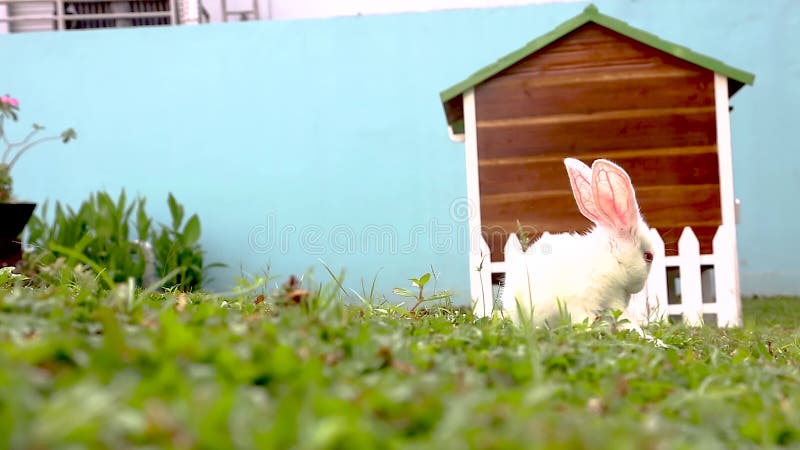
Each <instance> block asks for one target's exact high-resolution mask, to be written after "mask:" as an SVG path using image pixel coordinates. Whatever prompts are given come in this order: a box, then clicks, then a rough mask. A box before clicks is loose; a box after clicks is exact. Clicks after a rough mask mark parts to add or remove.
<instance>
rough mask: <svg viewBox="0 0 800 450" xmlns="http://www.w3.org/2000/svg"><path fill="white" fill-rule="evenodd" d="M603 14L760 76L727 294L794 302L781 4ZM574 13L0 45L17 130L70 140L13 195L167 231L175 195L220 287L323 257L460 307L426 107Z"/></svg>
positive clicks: (737, 140) (461, 260)
mask: <svg viewBox="0 0 800 450" xmlns="http://www.w3.org/2000/svg"><path fill="white" fill-rule="evenodd" d="M597 4H598V6H599V7H600V10H601V12H604V13H606V14H610V15H613V16H616V17H619V18H621V19H623V20H625V21H628V22H629V23H631V24H632V25H634V26H637V27H641V28H644V29H646V30H648V31H651V32H653V33H655V34H657V35H659V36H661V37H663V38H665V39H668V40H672V41H675V42H678V43H681V44H684V45H687V46H689V47H692V48H693V49H695V50H697V51H699V52H702V53H707V54H710V55H713V56H715V57H717V58H719V59H722V60H724V61H725V62H727V63H729V64H731V65H733V66H737V67H742V68H744V69H746V70H749V71H752V72H754V73H756V75H757V78H756V85H755V87H746V88H745V89H743V90H742V91H741V92H740V93H739V94H737V95H736V96H735V97H734V99H733V105H734V107H735V112H734V115H733V143H734V155H735V156H734V163H735V173H736V191H737V195H738V196H739V198H741V199H742V202H743V207H742V221H741V224H740V228H739V239H740V241H739V242H740V256H741V269H742V287H743V290H744V292H746V293H760V294H774V293H795V294H800V281H798V280H800V262H798V259H797V254H798V252H797V251H792V250H796V249H797V248H798V244H797V238H796V237H795V236H794V233H793V232H794V231H795V230H797V229H800V215H799V214H800V213H798V212H797V209H796V208H794V207H793V205H794V204H795V203H796V198H795V197H796V195H797V193H800V173H799V171H800V169H798V167H800V164H799V163H800V152H798V148H797V144H796V140H794V139H793V137H794V134H795V133H794V132H795V130H794V128H793V125H794V126H796V125H795V122H796V117H797V111H798V110H800V92H798V89H800V88H798V86H800V57H798V56H797V55H798V52H797V50H796V49H797V48H800V35H798V34H797V33H796V32H795V30H797V29H798V27H800V7H798V6H796V5H797V2H796V1H795V0H774V1H772V2H769V3H768V5H769V6H768V7H765V6H762V5H764V4H762V3H760V2H752V1H749V0H739V1H731V0H717V1H697V0H682V1H671V2H663V1H655V0H651V1H633V0H608V1H599V2H597ZM584 6H585V4H583V3H569V4H555V5H545V6H529V7H521V8H508V9H494V10H469V11H447V12H437V13H427V14H402V15H389V16H370V17H353V18H337V19H328V20H307V21H294V22H260V23H237V24H219V25H205V26H198V27H173V28H146V29H121V30H106V31H88V32H69V33H42V34H26V35H5V36H0V58H2V61H3V70H2V71H0V90H2V91H3V93H5V92H8V93H12V94H14V95H15V96H17V97H19V99H20V100H21V102H22V124H23V125H25V126H28V125H29V124H30V123H32V122H33V121H36V122H39V123H44V124H47V125H48V127H49V128H50V129H57V130H60V129H62V128H65V127H68V126H73V127H75V129H76V130H77V131H78V133H79V139H78V140H77V141H76V142H75V143H71V144H70V145H68V146H60V145H59V144H49V145H47V148H44V147H43V148H37V149H35V150H34V151H32V152H31V153H30V154H29V155H28V157H26V158H25V159H24V160H23V161H22V162H21V163H20V164H19V166H18V170H17V172H16V178H17V190H16V192H17V194H18V196H20V197H22V198H25V199H31V200H35V201H44V200H45V199H51V200H56V199H58V200H61V201H64V202H67V203H71V204H76V203H78V202H80V201H82V200H83V199H85V198H86V197H87V195H88V193H89V192H91V191H95V190H99V189H105V190H109V191H112V192H118V191H119V189H121V188H125V189H126V190H127V191H128V192H129V193H140V194H142V195H145V196H147V197H148V199H149V207H150V210H151V212H153V213H154V214H155V215H156V216H157V218H159V219H160V220H164V221H166V219H167V217H168V216H167V211H166V207H165V201H164V199H165V198H166V195H167V192H169V191H171V192H173V193H175V194H176V196H177V197H178V199H179V200H180V201H182V202H183V203H184V204H185V206H186V208H187V210H188V211H191V212H197V213H199V215H200V216H201V219H202V223H203V227H204V230H203V231H204V235H203V244H204V246H205V248H206V249H207V253H208V259H209V260H211V261H222V262H225V263H227V264H228V266H229V267H228V268H227V269H224V270H218V271H216V272H215V273H214V277H215V279H216V282H215V285H214V286H213V287H214V288H217V289H225V288H227V287H229V286H230V284H231V283H232V279H233V277H234V276H236V275H238V274H240V273H242V272H245V273H259V272H262V271H264V270H265V269H266V268H267V267H268V266H269V267H270V270H271V273H273V274H275V275H281V276H285V275H288V274H290V273H303V272H305V271H306V269H308V268H309V267H312V266H314V267H316V268H315V269H314V270H315V274H316V275H315V276H316V278H320V279H321V278H324V276H323V275H324V271H323V270H321V266H320V263H319V260H322V261H325V262H326V263H327V264H328V265H329V266H331V267H332V268H334V269H335V270H338V269H340V268H345V269H346V270H347V272H348V275H347V284H348V286H349V287H354V288H358V286H360V280H361V279H362V278H363V279H365V280H371V279H372V277H374V276H375V275H376V274H378V273H379V272H380V274H379V275H378V286H379V289H380V290H381V291H382V292H386V293H388V292H389V290H390V289H391V287H393V286H398V285H402V286H405V285H407V283H408V282H407V281H406V278H407V277H409V276H414V275H417V274H420V273H422V272H424V271H427V270H429V268H430V266H431V265H433V266H434V267H435V268H436V270H437V271H440V272H441V279H440V283H439V284H440V286H444V287H448V288H453V289H454V290H456V291H457V292H458V293H459V294H461V295H462V299H463V298H464V297H463V295H465V294H466V292H467V288H468V281H467V279H468V267H467V258H466V254H467V251H466V248H467V242H466V231H465V230H466V224H465V222H464V220H463V219H464V217H463V209H462V208H461V207H462V206H463V204H462V203H461V199H463V197H464V196H465V195H466V190H465V174H464V156H463V148H462V145H461V144H457V143H453V142H451V141H450V140H449V139H448V137H447V130H446V127H445V123H444V117H443V114H442V109H441V106H440V104H439V102H438V92H439V91H440V90H441V89H443V88H445V87H448V86H449V85H451V84H453V83H454V82H456V81H459V80H460V79H462V78H464V77H465V76H466V75H468V74H470V73H472V71H474V70H475V69H477V68H479V67H481V66H483V65H485V64H487V63H489V62H492V61H494V60H495V59H496V58H497V57H499V56H501V55H503V54H505V53H506V52H508V51H510V50H513V49H515V48H517V47H518V46H520V45H522V44H523V43H525V42H527V41H528V40H530V39H531V38H533V37H536V36H538V35H540V34H542V33H544V32H546V31H548V30H549V29H550V28H552V27H554V26H556V25H557V24H559V23H560V22H562V21H563V20H566V19H567V18H569V17H572V16H573V15H575V14H578V13H579V12H580V11H581V10H582V9H583V7H584ZM17 131H18V132H19V131H21V129H20V128H17ZM388 296H389V297H391V294H388Z"/></svg>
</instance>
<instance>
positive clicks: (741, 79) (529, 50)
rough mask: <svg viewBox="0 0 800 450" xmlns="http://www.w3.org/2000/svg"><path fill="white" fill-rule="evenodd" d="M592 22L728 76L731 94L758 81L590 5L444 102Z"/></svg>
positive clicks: (454, 121)
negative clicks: (602, 12)
mask: <svg viewBox="0 0 800 450" xmlns="http://www.w3.org/2000/svg"><path fill="white" fill-rule="evenodd" d="M589 22H593V23H596V24H598V25H601V26H603V27H605V28H608V29H610V30H612V31H615V32H617V33H619V34H622V35H624V36H627V37H629V38H631V39H634V40H636V41H639V42H641V43H643V44H646V45H649V46H650V47H653V48H656V49H658V50H661V51H663V52H665V53H668V54H670V55H672V56H675V57H677V58H680V59H682V60H684V61H688V62H690V63H692V64H695V65H697V66H700V67H704V68H706V69H708V70H711V71H713V72H716V73H719V74H721V75H725V76H726V77H728V84H729V95H733V94H735V93H736V91H738V90H739V89H740V88H741V87H742V86H743V85H745V84H747V85H752V84H753V81H754V80H755V75H753V74H752V73H749V72H746V71H744V70H741V69H737V68H735V67H732V66H729V65H727V64H725V63H723V62H722V61H720V60H717V59H714V58H711V57H710V56H706V55H703V54H700V53H697V52H695V51H692V50H691V49H689V48H687V47H683V46H681V45H678V44H674V43H672V42H668V41H665V40H663V39H661V38H659V37H658V36H656V35H654V34H650V33H648V32H646V31H643V30H640V29H638V28H634V27H632V26H630V25H628V24H627V23H625V22H623V21H621V20H618V19H615V18H613V17H611V16H607V15H605V14H601V13H600V11H598V9H597V7H596V6H594V5H589V6H587V7H586V8H585V9H584V10H583V12H582V13H580V14H578V15H577V16H575V17H573V18H572V19H569V20H567V21H566V22H564V23H562V24H561V25H559V26H557V27H556V28H554V29H553V30H552V31H550V32H549V33H547V34H544V35H542V36H539V37H538V38H536V39H534V40H532V41H530V42H528V43H527V44H525V45H524V46H523V47H521V48H519V49H517V50H515V51H513V52H511V53H509V54H507V55H506V56H503V57H502V58H500V59H498V60H497V61H496V62H494V63H493V64H490V65H488V66H486V67H484V68H482V69H480V70H478V71H477V72H475V73H474V74H472V75H471V76H469V77H468V78H467V79H465V80H463V81H461V82H459V83H456V84H455V85H453V86H451V87H449V88H447V89H445V90H444V91H442V92H441V94H440V97H441V100H442V103H447V102H449V101H451V100H453V99H455V98H457V97H460V96H461V94H463V93H464V92H465V91H467V90H468V89H470V88H472V87H475V86H477V85H478V84H480V83H482V82H484V81H486V80H488V79H489V78H491V77H493V76H494V75H497V74H498V73H500V72H501V71H503V70H505V69H507V68H508V67H511V66H513V65H514V64H516V63H518V62H520V61H521V60H523V59H524V58H526V57H528V56H530V55H531V54H533V53H535V52H537V51H539V50H541V49H542V48H544V47H546V46H547V45H549V44H551V43H553V42H555V41H556V40H558V39H560V38H562V37H564V36H566V35H567V34H569V33H571V32H573V31H575V30H576V29H578V28H580V27H581V26H583V25H585V24H587V23H589ZM459 103H460V102H459ZM448 115H449V116H450V118H449V119H448V123H449V124H450V125H451V126H453V127H454V131H455V132H459V130H458V129H457V128H460V129H461V130H462V132H463V120H462V119H461V118H455V117H453V116H452V115H451V114H448ZM459 121H460V122H461V123H460V127H459V123H458V122H459Z"/></svg>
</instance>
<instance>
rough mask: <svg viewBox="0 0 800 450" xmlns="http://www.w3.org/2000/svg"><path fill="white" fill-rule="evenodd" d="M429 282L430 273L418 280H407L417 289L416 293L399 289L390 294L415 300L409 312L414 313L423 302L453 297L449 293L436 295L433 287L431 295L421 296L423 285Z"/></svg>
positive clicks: (444, 292)
mask: <svg viewBox="0 0 800 450" xmlns="http://www.w3.org/2000/svg"><path fill="white" fill-rule="evenodd" d="M434 274H435V272H434ZM434 278H436V277H434ZM430 280H431V273H430V272H428V273H424V274H422V275H421V276H420V277H419V278H409V281H411V285H412V286H414V287H415V288H417V291H416V292H411V291H410V290H408V289H404V288H399V287H396V288H394V289H392V292H393V293H394V294H397V295H399V296H401V297H407V298H413V299H414V300H415V302H416V303H414V306H412V307H411V309H410V310H409V311H411V312H414V311H415V310H416V309H417V308H418V307H419V305H421V304H423V303H425V302H430V301H434V300H445V299H450V298H451V297H452V296H453V294H452V293H451V292H450V291H442V292H439V293H436V287H435V286H434V289H433V291H434V292H433V294H431V295H430V296H427V297H426V296H425V295H424V294H423V291H424V289H425V285H427V284H428V282H429V281H430Z"/></svg>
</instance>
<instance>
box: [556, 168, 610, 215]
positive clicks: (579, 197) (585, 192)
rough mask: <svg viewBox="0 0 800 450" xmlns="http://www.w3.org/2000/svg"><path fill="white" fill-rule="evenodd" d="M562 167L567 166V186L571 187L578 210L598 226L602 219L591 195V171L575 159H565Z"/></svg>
mask: <svg viewBox="0 0 800 450" xmlns="http://www.w3.org/2000/svg"><path fill="white" fill-rule="evenodd" d="M564 165H565V166H567V175H569V184H570V186H572V195H573V196H574V197H575V203H577V204H578V209H579V210H580V211H581V214H583V215H584V216H585V217H586V218H587V219H589V220H591V221H592V222H594V223H596V224H598V225H599V224H600V222H601V221H602V217H601V216H600V214H599V212H598V211H597V205H596V204H595V200H594V194H593V193H592V169H590V168H589V166H587V165H586V164H584V163H582V162H580V161H578V160H577V159H575V158H566V159H565V160H564Z"/></svg>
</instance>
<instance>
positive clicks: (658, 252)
mask: <svg viewBox="0 0 800 450" xmlns="http://www.w3.org/2000/svg"><path fill="white" fill-rule="evenodd" d="M650 233H651V240H652V243H653V256H654V257H653V264H652V266H651V269H650V276H649V278H648V280H647V284H646V286H645V288H644V289H643V290H642V291H641V292H639V293H638V294H635V295H634V296H633V297H632V299H631V302H630V305H629V307H628V313H629V315H630V316H631V317H632V318H633V319H634V320H636V321H638V322H639V323H640V324H647V323H650V322H658V321H663V320H666V319H667V318H668V317H669V316H672V317H675V318H677V317H681V318H682V319H683V321H684V323H686V324H688V325H692V326H699V325H703V324H704V323H706V322H709V321H710V320H713V319H712V317H716V320H715V321H716V324H717V325H718V326H723V327H731V326H741V324H742V313H741V299H740V297H739V287H738V286H739V283H738V276H737V270H738V267H737V261H736V258H737V255H736V236H735V228H733V227H731V226H729V225H721V226H720V227H719V228H718V229H717V233H716V235H715V236H714V241H713V253H712V254H710V255H708V254H705V255H703V254H700V244H699V242H698V240H697V237H696V236H695V234H694V232H693V231H692V229H691V228H689V227H686V228H684V230H683V233H682V234H681V237H680V240H679V241H678V255H675V256H671V255H670V256H667V255H665V252H664V242H663V240H662V239H661V236H660V235H659V234H658V232H657V231H656V230H655V229H651V230H650ZM476 247H477V248H476ZM476 247H473V250H472V251H473V252H475V253H476V254H474V255H473V257H475V259H473V260H476V261H481V263H480V264H479V265H478V267H477V268H475V269H476V270H475V271H474V272H473V273H472V274H470V276H471V278H472V283H471V284H472V286H474V287H475V288H476V289H474V290H473V292H479V293H480V295H478V296H477V297H478V298H476V299H475V304H474V307H473V309H474V312H475V314H476V315H478V316H486V315H489V314H491V312H492V309H493V306H494V304H495V297H496V293H495V290H494V289H493V287H492V274H493V273H505V270H506V267H507V265H513V264H520V262H519V261H518V258H521V257H523V252H522V246H521V245H520V242H519V239H518V238H517V236H516V234H514V233H512V234H511V235H510V236H509V238H508V240H507V241H506V245H505V252H504V254H505V261H502V262H491V261H489V255H490V251H489V246H488V245H487V244H486V241H484V240H483V238H480V242H479V245H478V246H476ZM534 283H535V280H534Z"/></svg>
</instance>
